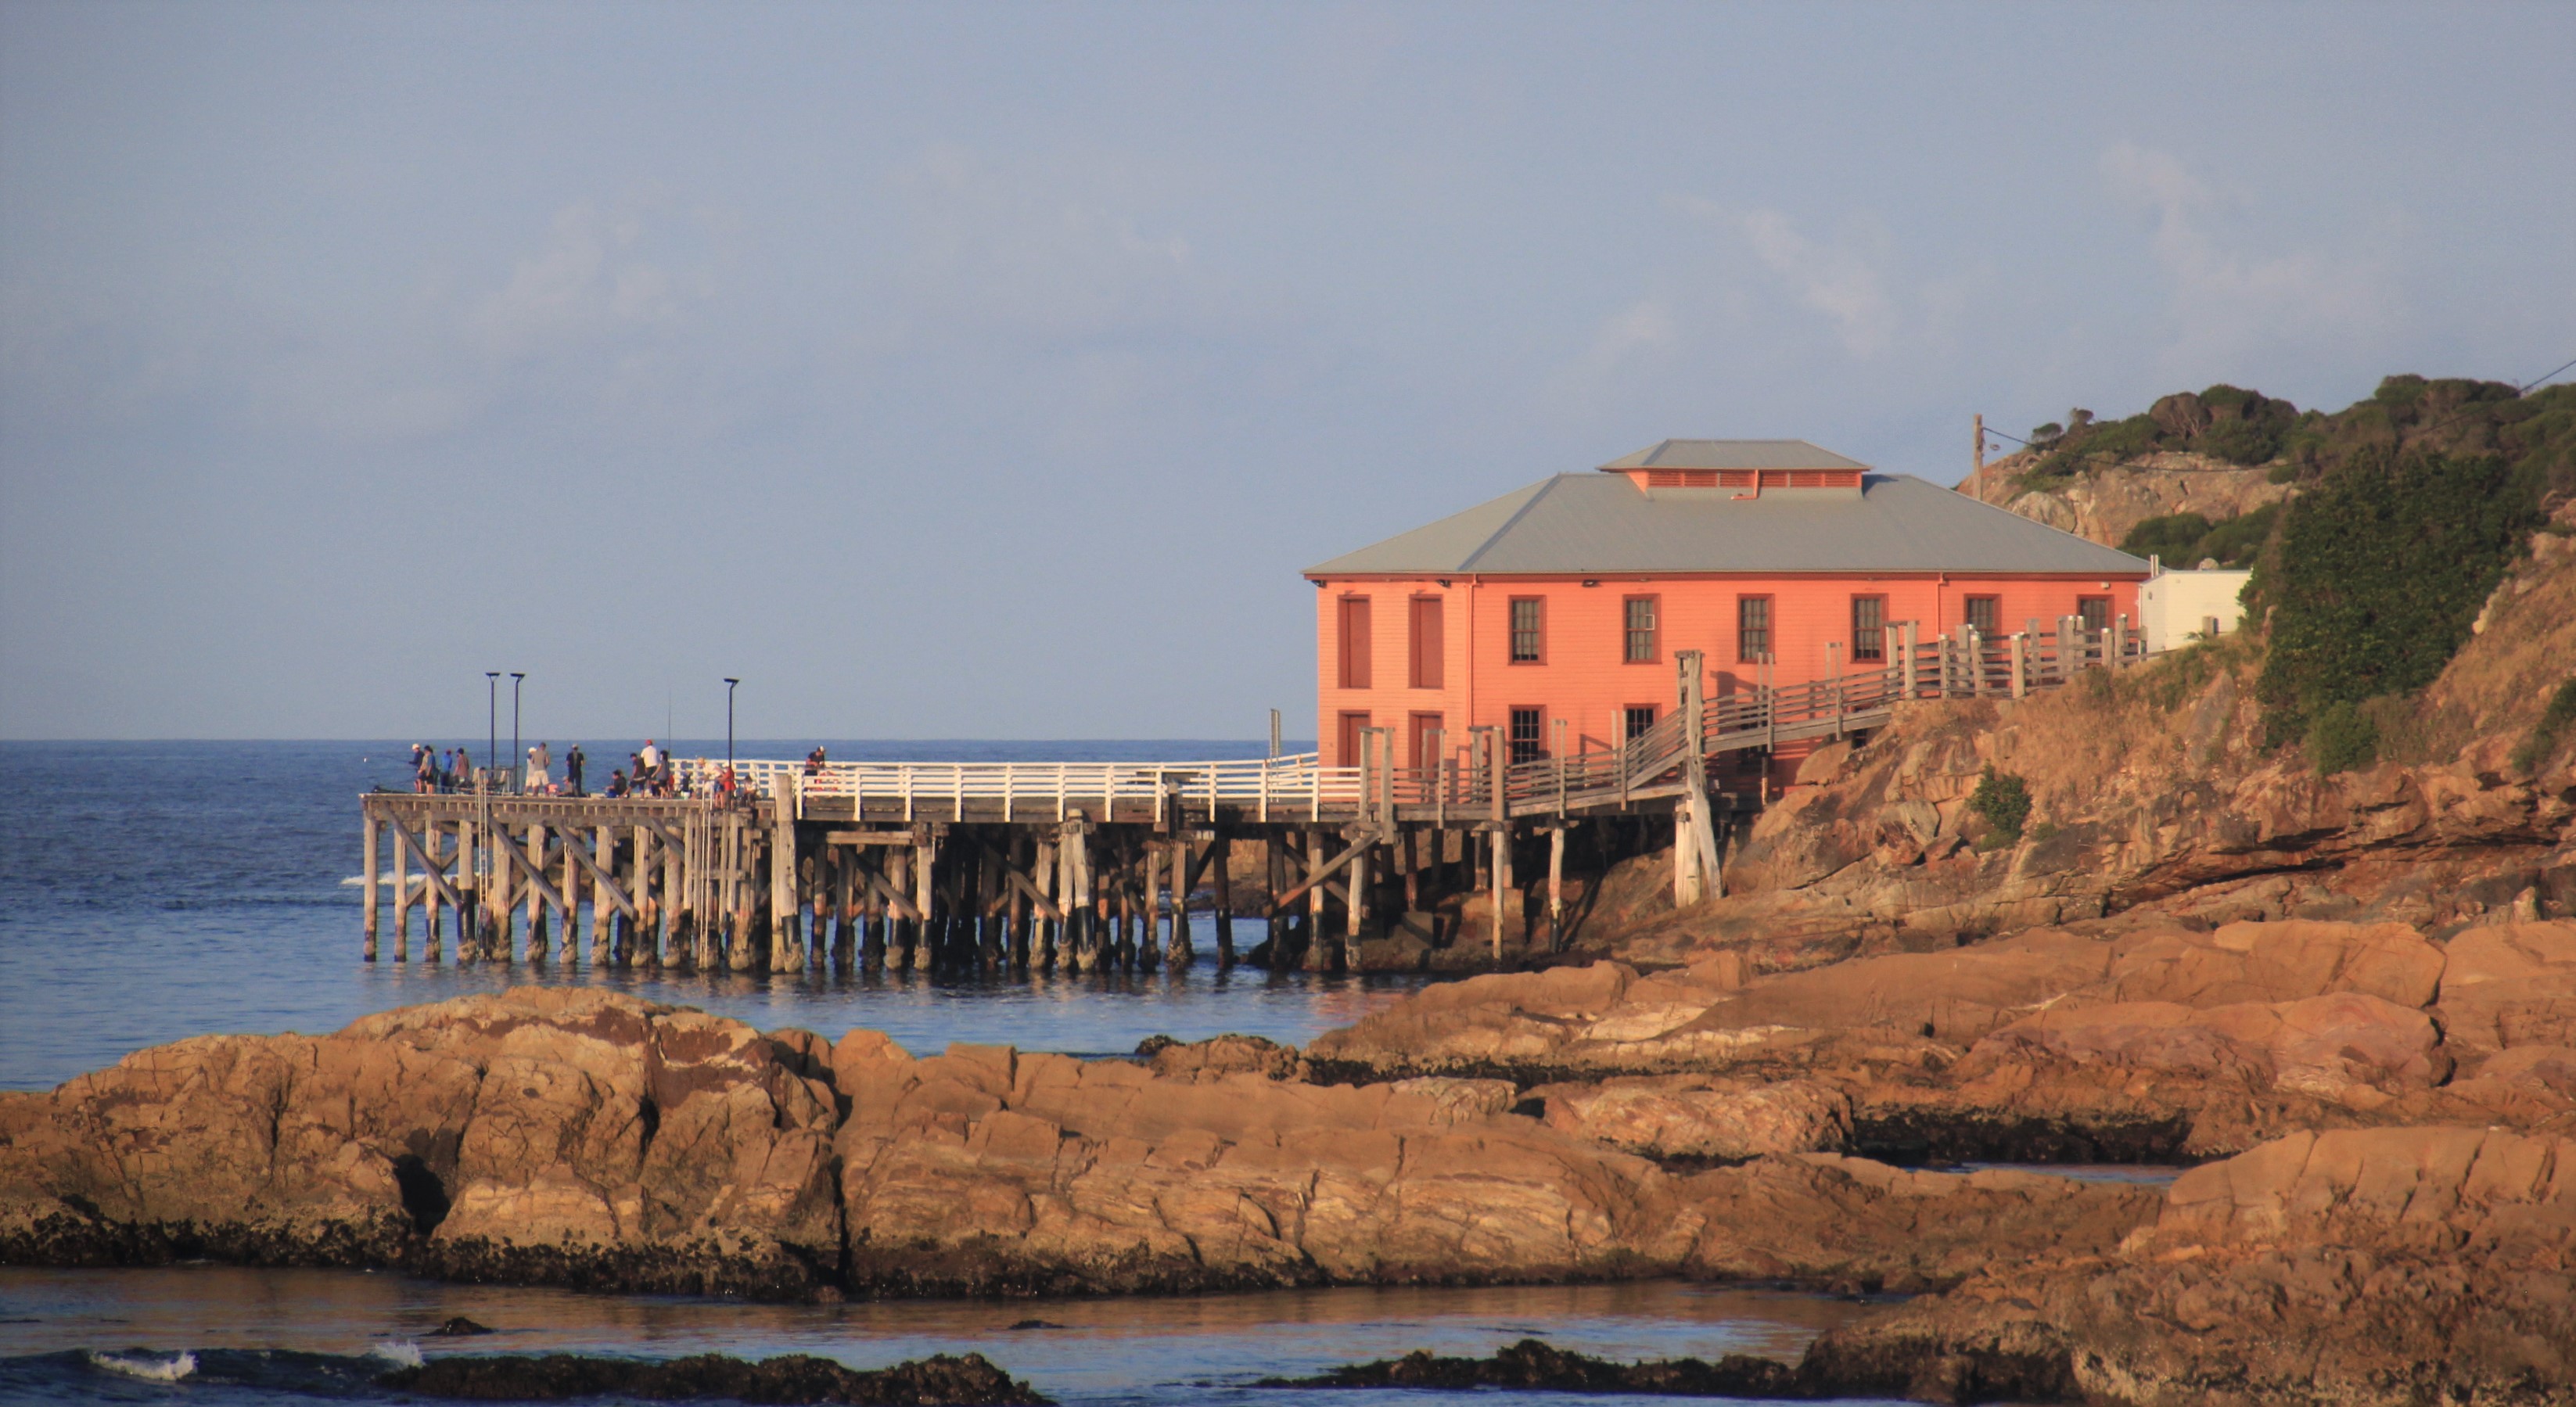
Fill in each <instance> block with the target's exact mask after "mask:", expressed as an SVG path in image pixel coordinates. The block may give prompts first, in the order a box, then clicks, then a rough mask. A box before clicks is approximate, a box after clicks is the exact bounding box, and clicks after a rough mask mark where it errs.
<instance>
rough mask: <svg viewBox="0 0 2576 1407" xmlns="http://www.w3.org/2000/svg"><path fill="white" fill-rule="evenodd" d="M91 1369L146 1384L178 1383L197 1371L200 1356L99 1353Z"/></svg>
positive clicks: (91, 1358) (93, 1354)
mask: <svg viewBox="0 0 2576 1407" xmlns="http://www.w3.org/2000/svg"><path fill="white" fill-rule="evenodd" d="M89 1361H90V1366H91V1367H93V1368H99V1369H103V1370H105V1371H107V1372H110V1373H119V1374H122V1375H124V1376H126V1377H129V1378H141V1379H143V1380H144V1381H145V1382H154V1383H175V1382H177V1381H179V1380H180V1379H181V1378H184V1377H186V1376H188V1375H189V1374H190V1373H193V1372H195V1371H197V1355H195V1354H193V1353H188V1352H185V1351H182V1352H178V1353H142V1352H127V1353H99V1352H97V1351H95V1350H93V1351H92V1352H91V1353H90V1355H89Z"/></svg>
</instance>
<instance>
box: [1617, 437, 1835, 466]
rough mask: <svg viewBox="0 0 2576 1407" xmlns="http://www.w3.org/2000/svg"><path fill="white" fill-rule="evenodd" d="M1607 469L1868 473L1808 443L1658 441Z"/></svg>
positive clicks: (1803, 441) (1781, 441)
mask: <svg viewBox="0 0 2576 1407" xmlns="http://www.w3.org/2000/svg"><path fill="white" fill-rule="evenodd" d="M1601 467H1602V468H1604V469H1866V468H1868V467H1869V466H1868V465H1866V464H1863V463H1861V462H1860V461H1859V460H1857V459H1845V458H1844V457H1842V456H1841V455H1839V454H1836V453H1834V452H1833V451H1832V450H1829V449H1819V448H1817V447H1816V446H1814V445H1811V444H1809V443H1807V442H1806V441H1805V440H1659V441H1657V442H1656V443H1654V444H1651V445H1648V446H1647V447H1645V448H1644V449H1641V450H1639V451H1637V452H1636V453H1635V454H1630V455H1622V456H1620V457H1619V458H1617V459H1614V460H1611V461H1610V462H1609V463H1607V464H1604V465H1602V466H1601Z"/></svg>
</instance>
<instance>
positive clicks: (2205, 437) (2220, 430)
mask: <svg viewBox="0 0 2576 1407" xmlns="http://www.w3.org/2000/svg"><path fill="white" fill-rule="evenodd" d="M2192 448H2194V449H2196V450H2199V451H2200V452H2201V453H2203V454H2206V455H2208V456H2209V457H2211V458H2212V459H2223V460H2226V461H2227V462H2228V463H2230V464H2262V463H2265V462H2267V461H2269V460H2270V459H2271V458H2272V456H2273V455H2275V454H2277V453H2279V452H2280V449H2281V430H2280V427H2279V426H2277V425H2273V424H2268V423H2264V422H2258V421H2252V420H2222V421H2220V422H2218V423H2217V424H2215V425H2212V426H2210V427H2209V428H2208V429H2206V430H2203V431H2201V432H2200V433H2199V434H2198V435H2196V436H2193V437H2192Z"/></svg>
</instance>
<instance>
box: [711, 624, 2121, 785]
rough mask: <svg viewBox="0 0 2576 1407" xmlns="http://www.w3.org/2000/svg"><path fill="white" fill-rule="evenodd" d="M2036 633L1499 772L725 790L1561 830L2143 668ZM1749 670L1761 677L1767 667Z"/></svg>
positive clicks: (1500, 759)
mask: <svg viewBox="0 0 2576 1407" xmlns="http://www.w3.org/2000/svg"><path fill="white" fill-rule="evenodd" d="M2037 624H2038V622H2036V621H2034V622H2032V623H2031V625H2032V627H2033V628H2032V629H2029V630H2024V631H2019V632H2015V633H2013V634H2011V635H2007V636H2000V637H1990V636H1983V635H1980V634H1979V633H1978V632H1977V631H1976V630H1974V629H1963V630H1961V631H1960V632H1959V633H1958V634H1956V635H1943V636H1940V637H1938V638H1936V639H1934V640H1930V641H1922V640H1918V639H1917V638H1916V633H1915V628H1914V626H1913V625H1912V624H1911V623H1908V622H1898V623H1895V624H1892V625H1890V626H1888V627H1887V630H1886V639H1885V643H1884V645H1883V647H1882V648H1881V650H1880V654H1879V657H1878V658H1877V659H1874V660H1872V661H1870V662H1869V663H1870V664H1871V665H1872V666H1873V667H1872V668H1869V669H1866V670H1860V671H1855V672H1851V673H1840V672H1837V673H1835V674H1833V675H1831V676H1829V677H1827V678H1824V679H1817V680H1812V681H1809V682H1806V683H1801V684H1793V685H1786V686H1781V687H1776V688H1775V687H1771V686H1768V685H1755V686H1753V687H1750V688H1738V689H1736V690H1734V691H1732V692H1728V693H1721V694H1717V695H1714V696H1712V697H1708V698H1706V699H1705V700H1704V701H1703V703H1702V706H1701V716H1700V717H1699V719H1698V720H1697V726H1696V727H1693V726H1691V723H1692V720H1690V719H1688V718H1686V716H1685V714H1684V711H1683V710H1681V709H1673V710H1667V711H1665V712H1664V713H1663V714H1662V715H1661V716H1660V717H1658V718H1657V719H1656V720H1655V722H1654V724H1653V725H1652V726H1651V727H1649V728H1647V729H1646V730H1645V731H1643V732H1641V733H1639V734H1638V735H1636V736H1635V737H1632V738H1629V739H1627V740H1626V741H1625V742H1624V743H1622V744H1620V745H1619V746H1617V747H1614V748H1610V749H1606V750H1599V751H1583V752H1578V753H1575V754H1573V755H1563V754H1559V755H1554V756H1549V755H1543V754H1542V755H1538V756H1526V755H1525V756H1523V757H1522V758H1520V759H1519V760H1517V761H1507V760H1506V759H1507V749H1508V748H1509V747H1510V746H1511V745H1510V744H1508V743H1507V742H1506V740H1505V738H1504V736H1503V734H1502V731H1501V730H1499V729H1496V728H1492V727H1480V728H1473V729H1470V730H1468V731H1467V732H1466V733H1465V734H1464V735H1463V737H1461V738H1459V739H1458V740H1457V741H1456V742H1453V741H1451V740H1450V739H1449V738H1442V739H1440V740H1438V741H1437V742H1436V743H1435V745H1434V746H1433V747H1432V748H1431V749H1430V751H1431V752H1432V753H1434V754H1435V755H1434V756H1433V757H1426V758H1423V759H1417V760H1418V761H1420V762H1421V763H1423V764H1424V765H1418V766H1409V767H1408V766H1396V767H1390V766H1388V765H1387V764H1388V762H1389V761H1391V760H1393V759H1392V758H1391V756H1390V755H1391V754H1392V752H1393V745H1394V736H1393V733H1394V730H1392V729H1372V730H1370V731H1371V732H1373V733H1375V734H1377V735H1378V739H1377V740H1375V741H1373V742H1372V743H1371V744H1370V746H1369V754H1370V755H1369V759H1368V760H1367V765H1364V766H1355V767H1327V766H1325V765H1323V758H1322V755H1321V754H1319V753H1313V752H1304V753H1296V754H1293V755H1291V756H1287V757H1274V758H1250V759H1227V760H1217V761H1204V762H825V763H822V764H819V765H816V764H808V763H804V762H781V761H773V760H768V759H745V760H737V761H736V762H734V763H733V770H734V784H735V787H736V788H737V790H738V791H739V792H742V793H746V794H749V795H751V796H763V797H766V796H774V795H776V794H777V792H778V790H779V788H780V779H781V778H782V777H789V778H793V782H792V785H793V788H794V791H795V794H796V795H797V796H798V797H799V798H800V799H816V798H844V797H846V798H849V799H850V801H851V802H852V803H853V806H852V811H853V814H854V815H855V816H857V817H859V818H861V819H865V818H868V817H869V816H871V815H878V816H888V817H899V818H900V819H901V820H903V821H906V822H909V821H913V820H925V821H937V820H955V819H964V818H965V817H966V816H967V814H968V811H969V808H970V807H972V808H973V809H974V811H975V812H977V813H979V814H984V815H990V814H993V813H995V812H998V813H999V815H1000V817H1001V818H1002V819H1004V820H1025V821H1036V820H1043V819H1049V818H1052V819H1055V820H1059V821H1061V820H1067V819H1070V818H1072V817H1073V816H1074V814H1075V813H1077V812H1079V813H1081V814H1082V815H1084V816H1087V817H1088V818H1090V819H1092V820H1108V819H1112V818H1113V817H1115V816H1116V815H1117V814H1118V808H1119V807H1120V806H1121V805H1122V804H1125V805H1128V806H1130V807H1131V808H1132V807H1135V806H1150V807H1151V808H1152V814H1153V818H1154V821H1155V823H1156V824H1163V823H1165V822H1166V820H1167V818H1168V816H1169V813H1170V812H1171V810H1172V808H1175V807H1179V808H1183V809H1185V810H1187V811H1192V812H1196V813H1198V814H1200V815H1206V814H1209V813H1212V812H1214V811H1216V810H1217V809H1219V808H1225V809H1228V810H1232V811H1235V812H1237V813H1239V814H1240V815H1242V816H1243V817H1244V819H1247V820H1254V821H1260V822H1274V821H1276V822H1295V821H1301V820H1303V821H1321V820H1323V819H1324V818H1325V816H1326V815H1327V814H1328V813H1329V814H1331V815H1332V816H1334V817H1335V818H1337V819H1339V818H1343V817H1349V816H1353V815H1356V816H1357V817H1358V818H1359V819H1361V820H1364V821H1365V820H1370V819H1376V820H1380V821H1383V820H1385V819H1387V817H1386V815H1385V812H1386V811H1387V810H1388V809H1389V808H1392V807H1397V806H1402V807H1419V808H1429V809H1430V810H1431V811H1432V812H1433V813H1434V815H1433V818H1435V819H1440V820H1450V819H1456V820H1471V821H1472V820H1488V819H1490V820H1497V821H1499V820H1503V819H1507V818H1508V817H1511V816H1527V815H1542V814H1562V813H1565V812H1567V811H1570V810H1581V809H1590V808H1597V807H1603V806H1620V805H1625V804H1628V803H1629V802H1631V801H1634V800H1640V799H1645V798H1647V797H1656V796H1665V795H1671V794H1674V793H1675V792H1676V791H1677V790H1678V789H1679V788H1680V787H1681V786H1682V784H1683V776H1684V774H1685V772H1686V770H1687V769H1686V768H1685V766H1684V762H1685V759H1686V758H1687V756H1688V754H1689V752H1690V749H1691V747H1692V744H1693V742H1694V740H1696V742H1697V745H1698V746H1699V748H1700V750H1701V753H1702V755H1703V756H1716V755H1718V754H1721V753H1726V752H1733V751H1739V750H1743V749H1748V748H1776V747H1777V746H1779V745H1780V744H1782V743H1786V742H1795V741H1800V740H1806V739H1814V738H1826V737H1840V736H1843V735H1845V734H1847V733H1850V732H1854V731H1857V730H1860V729H1865V728H1874V727H1878V726H1882V725H1883V724H1885V723H1886V722H1887V721H1888V718H1889V716H1890V709H1891V708H1892V707H1893V706H1894V705H1895V704H1896V703H1898V702H1900V701H1904V700H1909V699H1937V698H1973V697H1995V698H2020V697H2023V696H2024V695H2027V694H2029V693H2031V692H2032V691H2034V690H2037V689H2042V688H2047V687H2051V686H2054V685H2059V684H2064V683H2066V682H2068V681H2070V680H2072V679H2074V678H2076V677H2077V676H2078V675H2080V674H2081V673H2082V672H2083V671H2085V670H2087V669H2092V668H2115V667H2119V666H2123V665H2129V664H2134V663H2138V662H2139V661H2141V660H2143V659H2144V658H2146V656H2145V653H2144V649H2143V642H2142V640H2141V638H2140V635H2139V632H2137V631H2136V630H2135V629H2134V628H2132V627H2131V626H2130V625H2129V623H2128V621H2127V620H2126V619H2125V618H2123V619H2122V620H2120V621H2119V622H2118V623H2117V624H2116V625H2113V626H2111V627H2109V628H2105V629H2100V630H2093V629H2087V628H2086V627H2085V626H2084V624H2083V623H2082V622H2081V621H2079V620H2077V619H2076V618H2074V617H2071V616H2070V617H2067V618H2066V619H2064V620H2062V621H2060V622H2058V625H2057V628H2056V629H2055V630H2050V631H2041V630H2038V629H2037V628H2036V627H2037ZM1686 653H1690V652H1686ZM1762 669H1763V672H1764V674H1766V675H1767V672H1768V669H1767V666H1763V667H1762ZM1523 746H1524V747H1526V742H1524V744H1523ZM1531 750H1532V751H1534V750H1535V749H1531ZM724 765H725V764H724V763H723V762H722V761H720V760H711V759H708V758H685V759H678V760H677V761H676V765H675V770H676V773H677V776H678V779H679V781H680V783H681V785H682V787H683V788H684V789H685V791H686V792H687V793H688V794H690V795H695V796H706V795H710V794H712V793H714V792H715V791H716V790H717V788H718V779H719V776H720V774H721V773H722V771H723V768H724ZM1498 778H1499V780H1500V798H1499V804H1498V802H1497V795H1496V792H1497V787H1496V781H1497V779H1498ZM1131 814H1132V812H1131Z"/></svg>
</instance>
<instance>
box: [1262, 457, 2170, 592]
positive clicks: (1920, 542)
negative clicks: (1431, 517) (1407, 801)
mask: <svg viewBox="0 0 2576 1407" xmlns="http://www.w3.org/2000/svg"><path fill="white" fill-rule="evenodd" d="M1861 484H1862V487H1861V491H1860V492H1859V493H1858V494H1857V495H1855V494H1853V493H1852V492H1851V491H1850V490H1848V489H1846V490H1844V491H1842V492H1841V493H1839V494H1834V493H1771V492H1766V493H1764V494H1763V495H1762V496H1761V497H1759V498H1738V497H1736V496H1735V495H1734V494H1733V493H1731V492H1729V491H1727V490H1724V489H1657V490H1655V491H1653V492H1652V493H1647V492H1643V491H1641V490H1639V489H1638V488H1637V486H1636V485H1635V484H1634V483H1633V482H1631V481H1630V480H1629V479H1628V478H1627V477H1626V476H1625V475H1620V474H1597V473H1596V474H1559V475H1557V476H1555V477H1554V478H1550V479H1542V480H1540V481H1539V482H1537V483H1535V484H1531V485H1530V486H1529V487H1527V488H1522V489H1515V490H1513V491H1512V492H1510V493H1507V494H1505V495H1503V496H1502V497H1500V498H1497V499H1495V500H1493V501H1492V502H1490V503H1483V504H1479V505H1477V506H1476V507H1474V508H1470V509H1468V510H1467V511H1466V512H1464V513H1459V514H1455V515H1452V516H1450V517H1447V518H1443V519H1441V520H1440V521H1438V522H1436V523H1431V524H1428V525H1426V526H1423V527H1419V528H1415V529H1414V530H1413V531H1411V532H1408V533H1402V534H1399V535H1397V536H1395V537H1391V538H1388V539H1387V540H1385V541H1384V542H1380V543H1377V544H1374V545H1373V546H1369V547H1363V548H1361V549H1360V550H1358V551H1357V552H1352V553H1347V554H1345V555H1343V556H1340V557H1335V558H1334V559H1332V560H1331V561H1329V562H1325V563H1322V564H1320V565H1318V566H1313V567H1308V568H1307V569H1306V571H1307V573H1308V574H1309V575H1312V576H1360V575H1375V574H1380V573H1416V572H1429V573H1440V572H1457V573H1468V572H1477V573H1495V574H1501V575H1512V574H1528V575H1581V574H1584V573H1588V572H1873V571H1878V572H1919V571H1948V572H2065V573H2072V574H2079V575H2087V576H2091V575H2102V576H2118V575H2131V576H2135V575H2144V574H2145V572H2146V570H2147V564H2146V563H2145V562H2143V561H2141V560H2139V559H2138V558H2135V557H2132V556H2130V555H2129V554H2128V553H2126V552H2118V551H2114V550H2112V549H2111V548H2108V547H2104V546H2102V545H2101V544H2100V543H2097V542H2092V541H2089V540H2087V539H2085V538H2081V537H2077V536H2076V535H2075V534H2073V533H2069V532H2060V531H2059V530H2057V529H2056V528H2052V527H2050V526H2048V525H2047V524H2045V523H2038V522H2033V521H2032V520H2030V519H2028V518H2025V517H2022V516H2021V515H2019V514H2017V513H2007V512H2005V511H2004V510H2003V509H2001V508H1997V507H1994V506H1993V505H1991V504H1985V503H1979V502H1978V501H1977V500H1975V499H1973V498H1970V497H1968V496H1967V495H1965V494H1960V493H1953V492H1951V491H1950V490H1949V489H1945V488H1942V487H1940V486H1939V485H1937V484H1932V483H1927V482H1925V481H1924V480H1921V479H1916V478H1909V477H1903V476H1894V475H1881V474H1870V475H1866V476H1864V477H1863V479H1862V481H1861Z"/></svg>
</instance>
